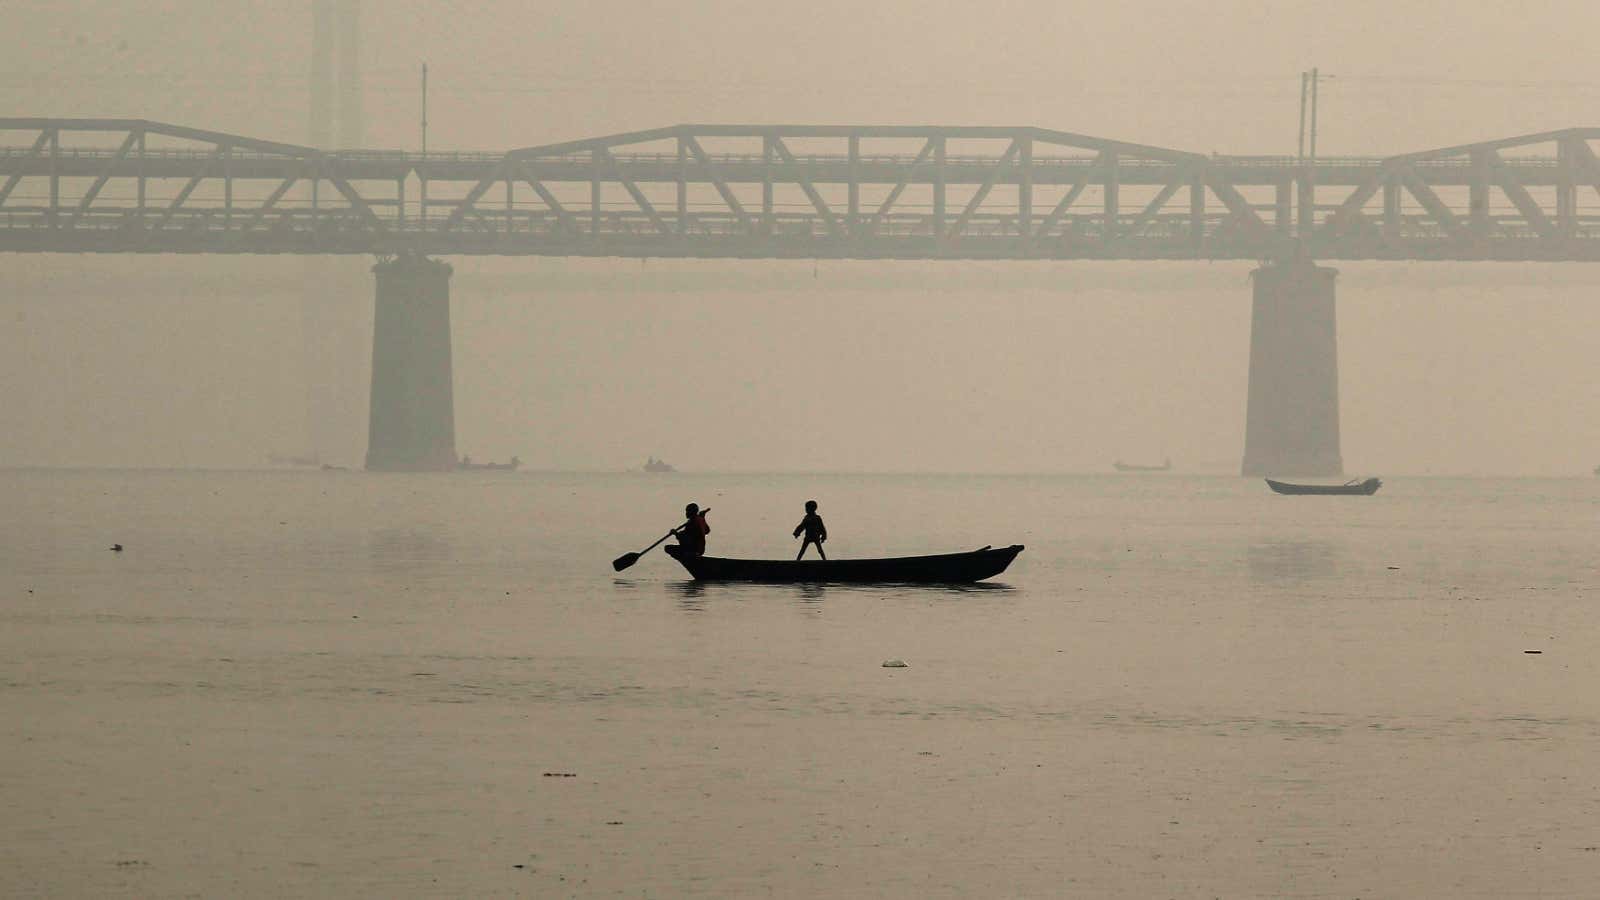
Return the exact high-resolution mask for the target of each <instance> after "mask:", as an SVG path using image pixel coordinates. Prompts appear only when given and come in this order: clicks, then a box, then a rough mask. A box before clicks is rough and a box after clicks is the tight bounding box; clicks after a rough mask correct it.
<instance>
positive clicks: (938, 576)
mask: <svg viewBox="0 0 1600 900" xmlns="http://www.w3.org/2000/svg"><path fill="white" fill-rule="evenodd" d="M677 549H678V547H677V545H668V546H667V548H666V550H667V555H668V556H671V557H672V558H673V559H676V560H677V561H678V562H679V563H680V564H681V565H682V566H683V567H684V568H685V569H687V570H689V574H690V575H691V576H693V577H694V579H695V580H696V581H761V582H767V583H779V584H807V583H816V584H826V583H840V584H869V583H880V584H899V583H912V584H964V583H969V582H973V581H982V580H983V579H985V578H991V577H993V576H995V575H999V574H1000V573H1001V572H1004V571H1005V570H1006V567H1007V566H1009V565H1011V561H1012V560H1013V559H1016V558H1017V554H1018V553H1021V552H1022V545H1021V544H1012V545H1011V546H1009V547H1002V548H1000V549H998V550H996V549H994V548H992V547H984V548H982V549H979V550H972V551H969V552H966V553H945V554H941V555H938V556H898V557H890V558H885V559H803V560H792V559H721V558H719V557H715V556H691V557H683V556H680V555H679V554H678V553H677V552H676V551H677Z"/></svg>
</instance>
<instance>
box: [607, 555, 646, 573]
mask: <svg viewBox="0 0 1600 900" xmlns="http://www.w3.org/2000/svg"><path fill="white" fill-rule="evenodd" d="M639 556H640V554H638V553H624V554H622V555H621V556H619V557H617V558H616V559H613V560H612V561H611V568H613V569H615V570H616V571H618V572H621V571H622V570H623V569H626V568H627V567H629V566H631V565H633V564H634V563H636V562H638V561H639Z"/></svg>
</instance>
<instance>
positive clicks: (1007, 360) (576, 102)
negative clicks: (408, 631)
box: [0, 0, 1600, 474]
mask: <svg viewBox="0 0 1600 900" xmlns="http://www.w3.org/2000/svg"><path fill="white" fill-rule="evenodd" d="M309 7H310V4H309V3H308V2H294V0H291V2H284V0H276V2H244V0H211V2H176V0H167V2H160V3H157V2H139V3H114V2H87V0H77V2H62V0H49V2H46V0H11V2H10V3H9V4H7V8H6V12H5V18H6V22H7V27H6V28H4V29H0V114H5V115H60V116H67V115H72V116H90V115H93V116H130V117H143V118H150V119H157V120H164V121H169V122H174V123H178V124H185V125H192V126H196V127H201V128H209V129H215V130H221V131H232V132H239V133H244V134H248V135H251V136H256V137H263V138H271V139H282V140H289V141H303V140H304V139H305V137H306V120H307V115H306V90H307V83H308V77H307V70H308V58H309V46H310V30H311V29H310V14H309ZM1597 24H1600V13H1597V12H1596V8H1595V6H1594V4H1592V3H1581V2H1549V3H1528V4H1520V5H1517V6H1515V7H1511V6H1506V5H1502V4H1463V3H1444V2H1439V3H1432V2H1428V3H1420V2H1419V3H1405V2H1398V3H1397V2H1383V3H1380V2H1345V3H1303V2H1273V3H1243V2H1228V0H1218V2H1210V3H1204V4H1198V3H1197V4H1188V3H1137V2H1125V3H1119V4H1066V3H1059V2H1028V3H936V2H927V0H920V2H900V0H895V2H876V3H862V2H843V0H820V2H813V3H808V4H793V3H763V2H681V3H661V4H654V3H648V4H647V3H606V2H592V3H568V4H557V3H551V4H530V3H514V2H472V3H466V2H460V3H446V2H422V0H392V2H383V3H379V2H376V0H369V2H368V3H367V4H366V10H365V23H364V25H365V28H364V33H363V40H364V46H363V62H364V66H365V68H366V78H365V85H366V89H367V90H366V113H367V123H368V139H367V141H366V143H367V144H368V145H371V146H383V147H413V146H415V144H416V140H417V133H416V132H417V129H416V117H417V116H416V112H417V101H418V90H417V86H416V76H417V66H418V64H419V63H420V62H421V61H423V60H426V61H427V62H428V63H429V66H430V71H431V79H432V90H431V94H430V120H431V122H430V126H431V127H430V140H429V143H430V147H431V148H441V149H445V148H460V149H491V150H499V149H505V148H508V147H513V146H526V145H531V144H538V143H545V142H550V141H556V140H562V139H569V138H579V137H585V136H590V135H594V134H601V133H608V132H615V131H628V130H635V129H640V128H647V127H654V126H658V125H666V124H672V123H675V122H679V121H700V122H780V121H783V122H805V123H944V124H1032V125H1040V126H1045V127H1052V128H1060V129H1064V130H1070V131H1077V132H1081V133H1087V134H1094V135H1101V136H1105V137H1113V138H1120V139H1125V140H1131V141H1137V142H1141V143H1149V144H1157V145H1164V146H1172V147H1178V148H1182V149H1188V150H1198V151H1202V152H1209V151H1213V150H1215V151H1218V152H1223V153H1282V152H1289V151H1292V150H1293V147H1294V139H1295V127H1296V116H1297V103H1298V90H1299V77H1298V73H1299V72H1300V71H1301V70H1302V69H1305V68H1308V67H1310V66H1312V65H1318V66H1320V67H1321V68H1322V69H1323V70H1324V71H1326V72H1329V73H1331V74H1333V75H1334V76H1335V77H1334V79H1333V80H1332V81H1330V82H1327V83H1326V84H1325V86H1324V93H1323V108H1322V109H1323V115H1322V135H1321V150H1322V152H1323V153H1325V154H1329V155H1332V154H1341V153H1352V154H1370V155H1376V154H1387V153H1395V152H1402V151H1406V150H1412V149H1420V148H1425V147H1430V146H1441V145H1449V144H1457V143H1464V142H1469V141H1475V140H1482V139H1489V138H1495V137H1501V136H1507V135H1512V134H1519V133H1527V132H1535V131H1543V130H1548V129H1555V128H1562V127H1569V126H1573V125H1592V124H1600V76H1597V75H1596V73H1595V69H1594V66H1593V54H1592V50H1591V48H1590V47H1589V46H1588V41H1589V39H1590V38H1591V36H1592V35H1593V34H1594V32H1595V26H1596V25H1597ZM452 262H454V263H455V265H456V268H457V275H456V279H455V282H454V285H453V296H454V300H455V309H454V315H455V328H456V330H455V348H456V389H457V422H458V446H459V448H460V449H461V450H462V451H463V452H466V453H471V454H473V455H474V456H475V457H479V458H486V457H491V456H494V457H504V456H508V455H510V454H512V453H517V454H519V455H520V456H521V457H522V458H523V459H524V460H525V461H528V462H529V463H530V464H532V465H535V466H544V467H562V468H572V467H576V468H620V467H623V466H628V465H635V464H637V463H638V462H640V461H642V459H643V457H644V456H645V455H646V454H649V453H654V454H657V455H662V456H666V457H667V458H669V459H671V460H673V461H675V462H677V463H678V464H679V465H681V466H683V467H684V468H697V469H713V468H722V469H746V470H749V469H758V470H759V469H800V470H808V469H810V470H820V469H846V470H863V469H866V470H899V469H911V470H980V471H1029V470H1032V471H1038V470H1045V471H1050V470H1071V469H1094V468H1103V467H1104V466H1105V465H1106V464H1107V463H1109V461H1110V460H1111V459H1112V458H1115V457H1122V458H1125V459H1130V460H1132V459H1136V458H1141V457H1143V458H1159V457H1160V456H1161V455H1163V454H1168V455H1171V456H1172V457H1173V458H1174V461H1175V462H1176V463H1178V464H1179V465H1180V467H1193V466H1206V467H1212V468H1215V470H1217V471H1223V470H1226V469H1227V468H1228V467H1230V466H1236V465H1237V462H1238V458H1239V454H1240V451H1241V449H1242V442H1243V417H1244V377H1245V369H1246V366H1247V356H1246V352H1247V346H1248V337H1249V335H1248V326H1249V285H1248V280H1247V272H1248V269H1249V266H1248V265H1243V264H1228V265H1221V264H1218V265H1206V264H1202V263H1193V264H1167V265H1145V266H1141V265H1136V264H1093V263H1080V264H1048V265H1046V264H975V263H948V264H943V263H941V264H864V263H863V264H855V263H851V264H846V263H832V264H830V263H824V264H822V265H821V266H820V267H818V269H817V271H816V274H815V276H814V275H813V267H812V265H811V264H810V263H770V264H768V263H743V264H735V263H719V262H705V263H676V264H673V263H660V262H655V261H652V262H650V263H649V264H647V265H643V266H641V264H640V263H638V262H626V261H611V262H607V261H565V260H453V261H452ZM321 265H322V268H320V269H314V271H317V272H320V273H321V274H320V276H319V277H321V278H323V279H324V280H325V281H326V282H328V283H329V284H330V285H332V287H331V288H330V295H331V297H332V299H330V302H329V306H328V309H327V311H326V313H325V317H324V320H323V322H322V323H321V330H322V331H323V332H324V337H323V340H324V346H323V349H322V350H321V351H319V354H320V357H321V361H320V363H319V365H320V366H321V368H320V369H318V371H320V372H323V373H324V374H322V375H321V376H319V378H320V379H322V380H323V383H321V384H318V385H316V386H315V390H316V392H317V394H318V396H319V397H320V399H319V403H320V404H321V408H322V410H323V413H324V418H326V419H330V420H332V421H331V422H325V423H324V428H325V429H326V434H325V435H324V436H323V438H322V439H321V440H322V442H324V443H326V444H328V446H327V448H326V449H325V450H324V455H325V456H330V457H333V460H332V461H335V462H344V463H349V464H359V462H360V453H361V452H362V451H363V449H364V444H365V392H366V383H365V379H366V377H367V362H368V354H369V353H370V345H369V343H368V342H369V341H370V328H371V315H372V313H371V290H372V288H371V283H370V276H368V275H367V273H366V268H367V266H368V265H370V261H369V260H363V259H344V260H333V261H329V262H327V263H325V264H321ZM1340 268H1341V269H1342V270H1343V272H1344V274H1343V275H1342V276H1341V282H1340V339H1341V348H1340V349H1341V356H1340V365H1341V376H1342V377H1341V393H1342V400H1343V413H1344V452H1345V458H1346V461H1347V467H1348V468H1350V469H1352V470H1353V471H1354V470H1359V471H1368V470H1375V471H1382V472H1400V471H1410V472H1424V471H1434V472H1474V473H1548V474H1564V473H1571V472H1583V471H1587V469H1588V468H1589V467H1591V466H1593V465H1594V464H1595V463H1596V462H1600V426H1597V425H1596V424H1593V423H1596V422H1600V389H1597V388H1596V384H1600V380H1597V379H1596V378H1595V377H1594V375H1595V367H1594V364H1593V362H1592V359H1593V358H1594V357H1596V356H1600V354H1597V353H1596V347H1595V342H1594V338H1593V336H1594V335H1595V334H1597V333H1600V327H1597V326H1600V312H1597V311H1596V310H1600V273H1597V272H1596V271H1595V270H1593V269H1592V268H1590V267H1585V266H1581V265H1577V264H1572V265H1567V266H1561V265H1555V266H1491V265H1476V266H1474V265H1404V264H1394V265H1386V264H1363V265H1344V266H1341V267H1340ZM305 271H306V269H305V267H304V265H303V264H302V263H301V261H296V260H282V259H278V260H263V259H252V258H227V257H218V258H204V259H198V258H176V257H150V258H132V257H123V258H109V257H97V258H84V257H43V256H33V257H20V256H8V257H0V304H3V310H0V311H3V312H4V315H5V320H6V322H7V328H6V329H4V331H3V333H0V353H3V354H4V360H3V361H0V378H3V379H4V382H3V383H4V386H5V395H6V397H7V398H8V399H7V402H6V403H5V404H3V405H0V463H3V464H30V463H67V464H88V465H111V464H129V465H181V464H193V465H248V464H254V463H256V462H258V461H259V460H260V458H261V456H262V454H264V453H265V452H267V451H268V450H278V451H285V452H287V451H293V450H297V449H299V445H300V444H302V443H303V442H304V437H303V435H304V432H305V421H304V420H305V414H304V406H305V398H306V394H307V385H306V366H305V357H306V354H305V351H304V350H303V348H302V343H303V342H302V340H301V334H302V323H301V320H300V315H301V314H300V301H299V296H300V295H299V290H300V285H301V284H302V283H303V280H304V278H305V277H306V276H305V274H304V273H305Z"/></svg>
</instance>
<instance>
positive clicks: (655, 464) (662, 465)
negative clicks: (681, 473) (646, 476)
mask: <svg viewBox="0 0 1600 900" xmlns="http://www.w3.org/2000/svg"><path fill="white" fill-rule="evenodd" d="M643 468H644V471H646V472H676V471H678V470H677V469H675V468H673V467H672V464H671V463H669V462H667V461H666V460H664V459H656V458H655V457H654V456H652V457H650V458H649V459H647V460H645V461H644V467H643Z"/></svg>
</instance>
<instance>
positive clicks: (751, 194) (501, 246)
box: [0, 0, 1600, 476]
mask: <svg viewBox="0 0 1600 900" xmlns="http://www.w3.org/2000/svg"><path fill="white" fill-rule="evenodd" d="M312 12H313V26H314V34H313V44H314V53H313V59H312V72H313V78H312V83H313V91H312V96H311V106H312V110H311V112H312V116H311V122H312V128H313V130H314V132H315V133H314V135H313V144H315V145H316V146H309V147H308V146H296V145H293V144H286V143H280V142H277V141H271V140H262V139H258V138H252V137H248V136H244V135H236V134H223V133H220V132H211V131H204V130H201V129H196V128H190V127H186V126H181V125H172V124H167V123H162V122H151V121H146V120H142V119H75V118H38V117H0V252H10V253H148V254H161V253H172V254H176V253H232V254H244V253H264V254H266V253H275V254H306V255H331V254H346V255H372V256H376V257H378V259H379V264H378V266H376V267H375V268H374V275H375V278H374V280H375V282H376V298H375V299H376V304H375V305H376V312H375V319H376V321H377V323H378V324H377V326H376V327H375V328H374V332H373V351H372V358H373V360H374V375H373V390H372V394H371V400H370V406H369V410H368V412H369V425H370V435H371V438H372V440H371V442H370V443H369V447H368V466H369V468H429V469H446V468H455V466H456V463H457V457H456V455H455V452H454V438H453V407H452V405H451V404H452V397H451V394H450V392H449V390H448V389H447V385H448V383H449V381H450V378H451V372H450V357H449V353H448V350H449V346H450V344H449V325H450V317H449V278H450V269H449V266H448V265H445V264H444V263H441V262H439V261H437V260H436V259H434V258H433V257H437V256H444V255H467V256H471V255H495V256H549V257H557V256H561V257H567V256H590V257H612V258H633V259H660V258H689V259H871V260H877V259H919V260H921V259H971V260H985V261H991V262H997V261H1000V260H1017V261H1023V260H1040V259H1053V260H1109V259H1122V260H1160V259H1166V260H1192V261H1201V260H1221V259H1232V260H1254V261H1258V262H1260V263H1261V266H1260V268H1258V269H1257V270H1256V271H1255V273H1254V280H1253V285H1252V298H1251V319H1250V323H1251V325H1250V328H1251V332H1250V363H1249V366H1250V367H1249V388H1248V399H1247V410H1246V428H1245V431H1246V434H1245V449H1244V456H1243V460H1242V463H1241V467H1240V468H1241V471H1242V472H1243V473H1244V474H1247V475H1269V474H1270V475H1274V476H1283V475H1308V476H1333V475H1339V474H1342V471H1343V461H1342V459H1341V455H1340V429H1339V386H1338V364H1337V358H1338V344H1337V327H1336V326H1337V319H1336V312H1337V296H1336V281H1337V272H1336V271H1335V270H1334V269H1333V268H1330V267H1327V266H1324V265H1322V264H1321V263H1323V262H1325V261H1333V260H1345V259H1348V260H1357V259H1360V260H1462V261H1465V260H1484V261H1489V260H1495V261H1502V262H1514V261H1546V262H1555V261H1572V262H1600V207H1596V206H1595V205H1594V201H1593V199H1592V197H1593V195H1594V193H1596V192H1600V127H1574V128H1565V129H1561V130H1558V131H1547V132H1540V133H1536V134H1524V135H1515V136H1509V137H1503V138H1499V139H1496V140H1489V141H1481V142H1478V143H1474V144H1461V145H1456V146H1450V147H1438V148H1433V149H1424V150H1420V151H1415V152H1410V153H1402V154H1399V155H1391V156H1349V157H1333V158H1322V157H1319V156H1317V155H1316V154H1315V153H1311V154H1309V155H1295V156H1256V155H1249V156H1235V155H1228V156H1224V155H1219V154H1215V153H1212V154H1203V153H1196V152H1191V151H1184V150H1178V149H1173V148H1165V147H1155V146H1150V145H1143V144H1135V143H1130V142H1127V141H1120V140H1115V139H1110V138H1103V137H1095V136H1092V135H1085V134H1077V133H1073V132H1067V131H1060V130H1056V129H1050V128H1036V127H1012V126H1004V127H1001V126H963V125H911V126H908V125H887V124H878V125H861V124H857V125H799V124H790V125H775V124H720V125H719V124H695V123H686V124H682V125H673V126H668V127H664V128H651V129H647V130H644V131H632V132H626V133H622V134H610V135H601V136H597V137H590V138H584V139H579V140H570V141H562V142H558V143H551V144H542V145H538V146H531V147H522V148H517V149H512V150H507V151H500V152H487V153H469V152H452V153H448V154H444V153H410V152H404V151H375V150H357V149H356V148H355V147H353V146H351V145H352V144H359V143H361V142H362V138H363V135H362V111H361V102H360V66H359V63H358V60H357V56H358V55H359V54H358V51H359V49H360V44H359V37H358V32H359V23H360V18H359V6H358V4H357V2H356V0H314V2H313V5H312ZM1316 77H1317V73H1315V72H1313V73H1312V74H1311V78H1310V83H1312V84H1314V83H1315V80H1316ZM1312 109H1313V110H1314V109H1315V104H1314V103H1313V104H1312ZM335 126H337V127H335ZM329 143H337V144H340V145H343V147H344V149H342V150H337V151H330V150H328V149H326V145H327V144H329ZM428 185H432V186H435V187H434V188H432V190H433V191H434V192H433V194H432V195H431V196H423V197H419V194H420V193H421V191H420V190H419V189H420V188H423V187H425V186H428ZM413 191H416V192H417V193H413ZM307 195H309V196H307ZM423 210H427V211H428V214H427V215H423V214H422V212H423ZM323 281H324V282H326V281H327V279H323ZM308 290H310V288H308ZM322 299H324V300H326V299H329V298H326V297H324V298H322ZM311 305H317V306H322V305H326V306H331V304H311V303H310V302H309V301H308V306H311ZM321 315H322V314H321V313H320V312H318V313H316V314H315V315H313V314H311V313H308V315H307V319H306V322H307V325H306V328H307V335H308V338H307V347H308V349H309V348H313V347H316V346H318V345H319V344H320V342H321V341H323V340H325V338H324V337H323V335H325V334H327V333H328V332H327V329H326V328H320V329H319V328H318V327H317V326H318V325H325V324H331V321H327V322H325V321H323V320H321V319H320V316H321ZM349 356H352V355H351V354H347V355H346V358H348V357H349ZM319 363H320V360H319ZM313 368H314V367H310V366H308V371H309V370H312V369H313ZM328 368H331V366H329V367H328ZM308 381H309V382H310V383H312V384H316V385H320V384H324V383H327V382H328V379H319V378H308ZM313 394H316V391H315V390H314V391H313ZM307 449H310V450H312V451H315V450H316V449H318V448H317V446H316V445H315V442H313V446H312V447H311V448H307ZM655 462H656V463H657V465H656V466H654V467H652V468H651V471H667V470H669V468H670V467H666V464H665V463H661V462H660V461H659V460H656V461H655ZM663 467H665V468H663Z"/></svg>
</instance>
